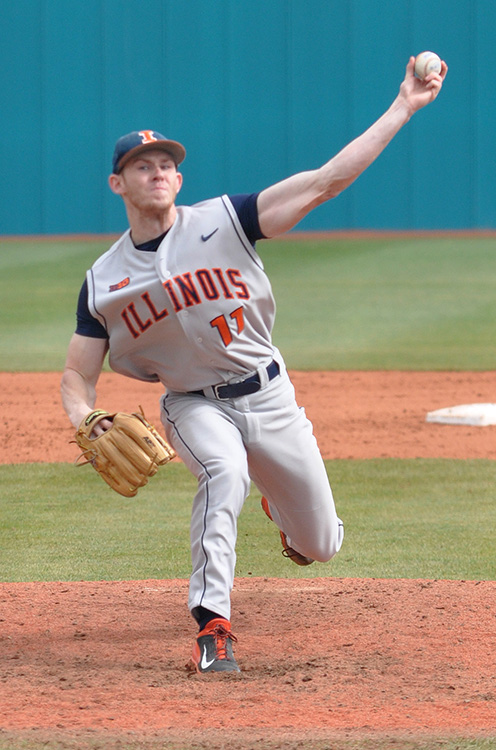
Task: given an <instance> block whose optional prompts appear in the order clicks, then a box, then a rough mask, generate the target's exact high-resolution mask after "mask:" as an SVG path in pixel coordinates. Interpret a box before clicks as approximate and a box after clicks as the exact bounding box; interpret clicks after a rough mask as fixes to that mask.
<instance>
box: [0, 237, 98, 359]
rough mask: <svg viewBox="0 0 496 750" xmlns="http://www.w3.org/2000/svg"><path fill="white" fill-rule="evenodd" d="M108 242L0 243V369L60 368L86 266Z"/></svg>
mask: <svg viewBox="0 0 496 750" xmlns="http://www.w3.org/2000/svg"><path fill="white" fill-rule="evenodd" d="M109 244H110V243H107V242H106V241H105V240H103V241H98V242H76V241H62V240H57V241H54V242H50V241H47V240H42V241H39V242H36V241H33V240H26V241H23V240H16V241H10V242H3V243H2V244H1V246H0V327H1V337H0V370H2V371H4V372H5V371H7V372H12V371H17V370H19V371H26V372H29V371H50V370H61V369H62V368H63V366H64V361H65V354H66V351H67V346H68V343H69V339H70V337H71V336H72V334H73V332H74V329H75V324H76V315H75V314H76V304H77V298H78V295H79V289H80V288H81V284H82V283H83V281H84V277H85V272H86V269H87V268H88V267H89V266H90V265H91V264H92V263H93V262H94V261H95V260H96V258H97V257H98V256H99V255H100V254H101V253H102V252H103V251H104V250H106V249H107V247H108V246H109Z"/></svg>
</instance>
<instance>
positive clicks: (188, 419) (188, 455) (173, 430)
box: [162, 394, 249, 483]
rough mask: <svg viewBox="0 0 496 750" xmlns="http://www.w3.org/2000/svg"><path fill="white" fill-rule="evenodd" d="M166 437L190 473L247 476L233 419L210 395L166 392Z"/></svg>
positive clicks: (242, 450)
mask: <svg viewBox="0 0 496 750" xmlns="http://www.w3.org/2000/svg"><path fill="white" fill-rule="evenodd" d="M162 422H163V425H164V429H165V433H166V436H167V439H168V440H169V442H170V443H171V445H172V446H173V447H174V449H175V450H176V452H177V454H178V456H179V457H180V458H181V459H182V460H183V462H184V463H185V464H186V466H188V468H189V469H190V471H192V473H193V474H194V475H195V476H197V477H199V475H203V474H207V475H208V476H211V477H215V476H218V475H220V474H224V475H226V474H227V475H229V474H231V475H232V476H233V480H234V479H236V478H237V479H238V480H242V481H244V482H245V483H246V482H247V481H249V479H248V467H247V458H246V449H245V446H244V443H243V438H242V436H241V433H240V430H239V429H238V427H237V425H236V424H235V422H234V420H233V419H231V417H230V416H229V415H228V414H226V412H225V411H224V410H223V409H222V407H221V406H220V405H219V404H218V403H217V402H215V401H213V400H212V399H207V398H204V397H202V396H188V395H182V394H180V395H177V396H176V395H175V394H168V395H167V396H165V397H164V398H163V399H162Z"/></svg>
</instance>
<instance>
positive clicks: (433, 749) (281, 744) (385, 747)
mask: <svg viewBox="0 0 496 750" xmlns="http://www.w3.org/2000/svg"><path fill="white" fill-rule="evenodd" d="M198 735H199V736H198V740H197V741H196V740H192V741H189V742H188V743H187V744H185V743H184V742H176V741H170V740H168V739H167V738H165V737H164V738H162V739H156V738H150V739H143V740H136V741H126V740H124V739H122V738H118V739H114V738H110V737H108V736H105V738H104V740H103V743H104V744H102V738H101V737H99V738H97V739H93V738H88V737H86V738H85V740H84V741H83V740H82V738H81V733H79V734H78V736H76V737H74V738H72V737H71V736H70V735H69V736H67V735H66V736H65V738H64V739H63V740H62V739H61V740H60V741H58V740H54V739H51V740H50V742H49V744H47V743H46V741H45V740H41V739H40V740H28V739H18V740H15V739H14V735H11V737H12V740H10V739H9V740H2V738H1V737H0V750H13V748H15V750H43V748H47V747H48V748H49V750H81V748H82V747H84V748H85V750H102V748H103V747H104V748H105V750H207V748H208V749H209V750H221V748H222V749H223V750H234V748H236V749H237V750H239V748H244V747H246V748H248V747H249V744H248V743H247V742H244V737H239V738H238V740H237V741H236V740H234V741H230V740H229V739H227V740H226V742H225V743H224V742H222V741H221V744H219V743H218V742H216V741H215V740H213V741H212V738H211V736H210V733H209V732H208V731H207V730H203V731H202V732H199V733H198ZM12 741H15V745H14V744H11V742H12ZM252 747H253V748H256V750H496V740H495V739H491V738H477V739H456V738H449V739H448V738H447V739H444V738H440V737H431V738H426V739H422V740H415V739H404V738H398V737H394V736H393V737H380V738H377V739H375V738H374V739H372V738H371V739H362V740H348V739H339V740H332V739H329V740H316V739H313V740H297V741H291V740H288V739H284V740H270V739H267V740H261V739H260V736H259V733H257V738H256V740H254V742H253V745H252Z"/></svg>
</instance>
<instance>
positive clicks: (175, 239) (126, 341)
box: [61, 57, 447, 673]
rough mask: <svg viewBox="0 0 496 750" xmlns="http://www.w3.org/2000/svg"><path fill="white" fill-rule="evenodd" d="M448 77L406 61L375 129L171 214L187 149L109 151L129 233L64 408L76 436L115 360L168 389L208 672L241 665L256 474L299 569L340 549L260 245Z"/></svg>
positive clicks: (83, 331)
mask: <svg viewBox="0 0 496 750" xmlns="http://www.w3.org/2000/svg"><path fill="white" fill-rule="evenodd" d="M446 72H447V66H446V64H445V63H444V62H443V64H442V70H441V73H440V74H436V73H433V74H431V75H430V76H428V77H427V78H426V80H425V81H420V80H419V79H418V78H416V77H415V76H414V58H413V57H412V58H410V60H409V62H408V65H407V68H406V75H405V78H404V80H403V82H402V83H401V86H400V89H399V93H398V95H397V97H396V98H395V100H394V101H393V103H392V105H391V106H390V107H389V109H388V110H387V111H386V112H385V113H384V114H383V115H382V117H380V118H379V119H378V120H377V121H376V122H375V123H374V124H373V125H372V126H371V127H370V128H369V129H368V130H367V131H365V132H364V133H363V134H362V135H360V136H359V137H358V138H356V139H355V140H354V141H352V142H351V143H349V144H348V145H347V146H346V147H345V148H344V149H343V150H342V151H340V152H339V153H338V154H337V155H336V156H334V157H333V158H332V159H331V160H330V161H328V162H327V163H325V164H324V165H323V166H322V167H320V168H319V169H315V170H311V171H307V172H302V173H299V174H296V175H293V176H292V177H289V178H288V179H286V180H283V181H282V182H279V183H278V184H275V185H272V186H271V187H268V188H267V189H265V190H262V191H261V192H259V193H253V194H243V195H230V196H228V195H223V196H221V197H217V198H214V199H211V200H206V201H204V202H202V203H198V204H196V205H193V206H177V205H176V198H177V195H178V193H179V191H180V189H181V185H182V175H181V173H180V172H179V171H178V166H179V165H180V164H181V162H182V161H183V159H184V157H185V153H186V152H185V149H184V147H183V146H182V145H181V144H180V143H178V142H177V141H174V140H170V139H168V138H166V137H165V136H163V135H161V134H160V133H158V132H156V131H153V130H141V131H136V132H133V133H129V134H128V135H125V136H123V137H122V138H120V139H119V140H118V141H117V143H116V146H115V151H114V155H113V162H112V174H111V175H110V177H109V185H110V188H111V190H112V191H113V192H114V193H115V194H117V195H119V196H120V197H121V198H122V200H123V201H124V204H125V208H126V211H127V217H128V221H129V229H128V230H127V231H126V232H125V233H124V234H123V235H122V237H121V238H120V239H119V240H118V241H117V242H116V243H115V244H114V245H113V246H112V247H111V248H110V249H109V250H108V251H107V252H106V253H104V254H103V255H102V256H101V257H100V258H99V259H98V260H97V261H96V262H95V264H94V265H93V267H92V268H91V269H90V270H89V271H88V273H87V276H86V280H85V282H84V284H83V286H82V289H81V293H80V296H79V303H78V310H77V329H76V332H75V333H74V335H73V337H72V339H71V342H70V345H69V349H68V353H67V361H66V367H65V370H64V374H63V377H62V383H61V389H62V399H63V404H64V408H65V410H66V412H67V415H68V417H69V419H70V421H71V422H72V424H73V425H74V426H75V427H76V428H77V427H78V425H79V424H80V422H81V420H82V419H83V418H84V417H85V416H86V415H87V414H88V412H90V411H92V410H93V408H94V405H95V401H96V385H97V381H98V378H99V375H100V372H101V368H102V365H103V361H104V358H105V356H106V354H107V352H108V354H109V363H110V366H111V367H112V369H113V370H115V371H116V372H119V373H122V374H124V375H127V376H129V377H131V378H137V379H139V380H143V381H149V382H157V381H160V382H161V383H162V384H163V385H164V387H165V393H164V395H163V396H162V398H161V416H162V422H163V427H164V430H165V434H166V437H167V439H168V441H169V442H170V443H171V445H172V446H173V448H174V449H175V450H176V452H177V454H178V455H179V456H180V458H181V459H182V461H183V462H184V463H185V464H186V466H187V467H188V468H189V469H190V471H191V472H192V473H193V474H194V476H195V477H196V479H197V483H198V484H197V492H196V496H195V498H194V501H193V506H192V513H191V557H192V572H191V578H190V586H189V602H188V603H189V609H190V611H191V613H192V615H193V617H194V619H195V620H196V622H197V624H198V633H197V635H196V638H195V642H194V648H193V655H192V662H193V665H194V667H195V668H196V670H197V671H198V672H200V673H209V672H223V671H226V672H230V671H235V672H237V671H239V667H238V665H237V663H236V660H235V657H234V653H233V643H234V642H235V641H236V638H235V636H234V635H233V633H232V630H231V623H230V620H231V605H230V595H231V590H232V586H233V579H234V566H235V545H236V525H237V518H238V515H239V513H240V511H241V509H242V506H243V503H244V501H245V499H246V497H247V495H248V493H249V490H250V481H253V482H254V483H255V485H256V486H257V487H258V488H259V490H260V491H261V493H262V495H263V500H262V506H263V509H264V510H265V512H266V513H267V515H268V516H269V517H270V518H271V519H272V520H273V521H274V523H275V524H276V525H277V527H278V529H279V530H280V535H281V540H282V544H283V554H285V555H286V556H287V557H288V558H290V559H291V560H292V561H294V562H295V563H297V564H298V565H309V564H311V563H312V562H313V561H315V560H317V561H321V562H323V561H327V560H330V559H331V558H332V557H333V556H334V555H335V554H336V553H337V552H338V550H339V549H340V547H341V544H342V541H343V524H342V522H341V521H340V519H339V517H338V515H337V513H336V509H335V505H334V500H333V495H332V491H331V488H330V486H329V482H328V478H327V475H326V470H325V466H324V462H323V460H322V457H321V455H320V452H319V449H318V446H317V443H316V440H315V438H314V436H313V431H312V425H311V424H310V422H309V421H308V419H307V418H306V416H305V413H304V411H303V410H302V409H300V408H299V407H298V405H297V403H296V401H295V394H294V389H293V386H292V384H291V381H290V379H289V377H288V373H287V371H286V367H285V364H284V359H283V357H282V355H281V353H280V352H279V351H278V349H277V348H276V347H275V346H274V344H273V342H272V339H271V331H272V327H273V323H274V314H275V305H274V299H273V295H272V291H271V286H270V283H269V280H268V278H267V276H266V274H265V272H264V267H263V263H262V260H261V258H260V257H259V255H258V253H257V251H256V249H255V244H256V242H257V240H260V239H262V238H270V237H274V236H276V235H281V234H283V233H284V232H287V231H288V230H290V229H291V228H292V227H294V226H295V225H296V224H297V223H298V222H299V221H300V220H301V219H302V218H303V217H304V216H305V215H306V214H308V212H309V211H311V209H313V208H314V207H315V206H318V205H319V204H321V203H323V202H324V201H327V200H329V199H330V198H333V197H335V196H336V195H338V194H339V193H340V192H341V191H342V190H344V189H345V188H347V187H348V186H349V185H350V184H351V183H352V182H353V181H354V180H355V179H356V178H357V177H358V176H359V175H360V174H361V173H362V172H363V171H364V170H365V169H366V168H367V167H368V166H369V165H370V164H371V163H372V162H373V161H374V160H375V159H376V158H377V157H378V156H379V154H380V153H381V152H382V151H383V149H384V148H385V147H386V146H387V144H388V143H389V142H390V141H391V139H392V138H393V137H394V136H395V134H396V133H397V132H398V131H399V130H400V128H402V127H403V126H404V125H405V124H406V123H407V122H408V120H409V119H410V117H411V116H412V115H413V114H414V113H415V112H416V111H417V110H419V109H420V108H421V107H423V106H425V105H426V104H428V103H429V102H431V101H432V100H434V99H435V98H436V96H437V95H438V93H439V91H440V90H441V87H442V83H443V80H444V78H445V76H446ZM109 426H110V425H109V424H108V423H106V422H105V420H104V421H103V422H100V423H99V425H98V426H97V427H96V428H95V432H96V434H100V432H101V431H102V430H105V429H108V427H109Z"/></svg>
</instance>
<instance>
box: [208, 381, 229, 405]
mask: <svg viewBox="0 0 496 750" xmlns="http://www.w3.org/2000/svg"><path fill="white" fill-rule="evenodd" d="M225 387H226V384H225V383H219V384H218V385H213V386H212V390H213V392H214V396H215V398H217V399H219V401H229V397H228V396H221V395H220V393H219V388H225Z"/></svg>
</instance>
